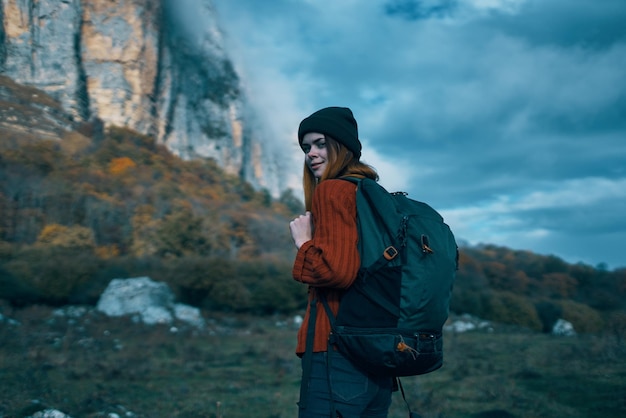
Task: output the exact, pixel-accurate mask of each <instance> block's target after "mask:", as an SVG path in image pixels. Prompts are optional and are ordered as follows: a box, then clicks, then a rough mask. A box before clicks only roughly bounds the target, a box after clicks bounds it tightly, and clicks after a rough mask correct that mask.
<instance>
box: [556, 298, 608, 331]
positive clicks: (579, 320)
mask: <svg viewBox="0 0 626 418" xmlns="http://www.w3.org/2000/svg"><path fill="white" fill-rule="evenodd" d="M558 305H559V306H560V308H561V309H562V311H563V319H565V320H567V321H569V322H571V323H572V325H573V326H574V329H575V330H576V332H583V333H585V332H589V333H593V332H598V331H601V330H602V329H603V327H604V321H603V320H602V317H601V316H600V314H599V313H598V311H596V310H595V309H593V308H591V307H589V306H588V305H585V304H582V303H578V302H573V301H560V302H558Z"/></svg>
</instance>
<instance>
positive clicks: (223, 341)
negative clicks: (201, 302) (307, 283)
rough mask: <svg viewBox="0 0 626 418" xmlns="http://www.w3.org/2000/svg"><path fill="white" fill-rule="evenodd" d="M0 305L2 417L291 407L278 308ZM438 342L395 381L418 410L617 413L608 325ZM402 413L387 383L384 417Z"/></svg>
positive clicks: (621, 399)
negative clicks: (570, 332)
mask: <svg viewBox="0 0 626 418" xmlns="http://www.w3.org/2000/svg"><path fill="white" fill-rule="evenodd" d="M0 313H2V314H3V315H4V317H3V319H0V418H9V417H24V416H28V415H30V414H32V413H33V412H35V411H37V410H41V409H43V407H49V408H54V409H58V410H60V411H63V412H65V413H67V414H69V415H71V416H72V417H75V418H76V417H105V416H107V414H109V413H116V414H118V415H119V416H122V417H123V416H134V417H214V418H243V417H246V418H249V417H254V418H279V417H280V418H286V417H295V416H296V415H297V411H296V401H297V397H298V388H299V379H300V364H299V360H298V359H297V357H295V355H294V354H293V350H294V344H295V332H296V331H295V327H294V325H292V324H289V322H288V321H284V320H283V321H281V319H280V318H269V317H265V318H252V317H237V316H221V317H215V318H213V319H212V320H210V321H209V325H208V327H207V330H205V331H202V332H198V331H194V330H193V329H185V328H184V327H179V329H177V330H176V331H174V330H172V329H171V328H170V327H169V326H144V325H140V324H136V323H134V322H133V321H132V320H131V319H130V318H121V319H120V318H107V317H105V316H103V315H101V314H98V313H94V312H88V313H86V314H84V315H81V316H77V317H76V318H72V317H68V316H62V315H55V314H54V313H53V312H52V310H51V309H50V308H45V307H30V308H27V309H23V310H11V309H8V308H6V307H4V308H3V309H1V310H0ZM206 317H207V318H208V317H210V315H208V314H206ZM9 318H10V319H11V320H9ZM14 321H16V322H14ZM445 344H446V346H445V350H446V361H445V365H444V367H443V368H442V369H441V370H439V371H437V372H435V373H432V374H430V375H426V376H421V377H411V378H404V379H403V381H402V382H403V386H404V388H405V391H406V394H407V399H408V400H409V402H410V404H411V406H412V408H414V409H415V410H417V411H419V412H420V413H421V414H422V415H423V417H424V418H431V417H438V418H443V417H446V418H455V417H484V418H488V417H491V418H496V417H519V418H522V417H523V418H529V417H537V418H539V417H573V418H577V417H580V418H583V417H584V418H594V417H598V418H599V417H602V418H611V417H615V418H617V417H620V418H621V417H624V416H626V347H625V346H624V344H623V343H622V342H621V341H619V339H618V338H617V336H603V337H597V336H578V337H551V336H548V335H542V334H535V333H530V332H524V331H520V330H510V329H507V330H505V329H502V330H498V329H496V331H494V332H491V333H486V332H485V333H478V332H474V333H464V334H448V335H446V340H445ZM407 415H408V414H407V410H406V406H405V405H404V403H403V401H402V397H401V396H400V394H399V393H396V394H394V399H393V405H392V410H391V412H390V415H389V416H390V418H400V417H402V418H406V417H407Z"/></svg>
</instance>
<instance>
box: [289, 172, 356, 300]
mask: <svg viewBox="0 0 626 418" xmlns="http://www.w3.org/2000/svg"><path fill="white" fill-rule="evenodd" d="M311 212H312V215H313V225H314V232H313V239H311V240H310V241H308V242H306V243H304V244H303V245H302V246H301V247H300V249H299V250H298V253H297V255H296V260H295V262H294V266H293V277H294V279H295V280H297V281H300V282H302V283H306V284H309V285H311V286H314V287H332V288H347V287H349V286H350V285H351V284H352V282H353V281H354V279H355V278H356V275H357V272H358V270H359V266H360V259H359V252H358V248H357V240H358V231H357V224H356V192H355V185H354V184H352V183H350V182H348V181H344V180H326V181H323V182H322V183H320V184H319V185H318V186H317V188H316V190H315V193H314V195H313V201H312V207H311Z"/></svg>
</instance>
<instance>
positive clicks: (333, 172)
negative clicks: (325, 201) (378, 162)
mask: <svg viewBox="0 0 626 418" xmlns="http://www.w3.org/2000/svg"><path fill="white" fill-rule="evenodd" d="M324 139H325V140H326V148H327V150H328V156H327V158H328V159H327V166H326V171H324V173H323V174H322V177H321V178H320V179H319V181H318V180H317V179H316V178H315V176H314V175H313V172H311V169H310V168H309V166H308V165H307V164H306V162H305V163H304V174H303V177H302V185H303V188H304V205H305V207H306V210H311V202H312V201H313V192H315V188H316V187H317V185H318V184H319V183H320V182H322V181H324V180H329V179H336V178H339V177H344V176H355V177H367V178H370V179H372V180H376V181H378V173H376V170H375V169H374V167H372V166H370V165H367V164H365V163H363V162H361V161H360V160H359V158H358V157H355V156H354V153H352V151H350V150H349V149H348V148H346V147H345V146H344V145H343V144H341V143H340V142H338V141H336V140H334V139H333V138H332V137H330V136H328V135H324Z"/></svg>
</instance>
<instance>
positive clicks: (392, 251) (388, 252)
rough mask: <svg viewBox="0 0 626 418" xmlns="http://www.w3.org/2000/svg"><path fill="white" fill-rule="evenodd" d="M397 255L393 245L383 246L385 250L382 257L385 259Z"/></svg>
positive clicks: (391, 258)
mask: <svg viewBox="0 0 626 418" xmlns="http://www.w3.org/2000/svg"><path fill="white" fill-rule="evenodd" d="M397 255H398V250H396V247H394V246H393V245H390V246H389V247H387V248H385V251H383V257H385V260H387V261H391V260H393V259H394V258H396V256H397Z"/></svg>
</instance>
